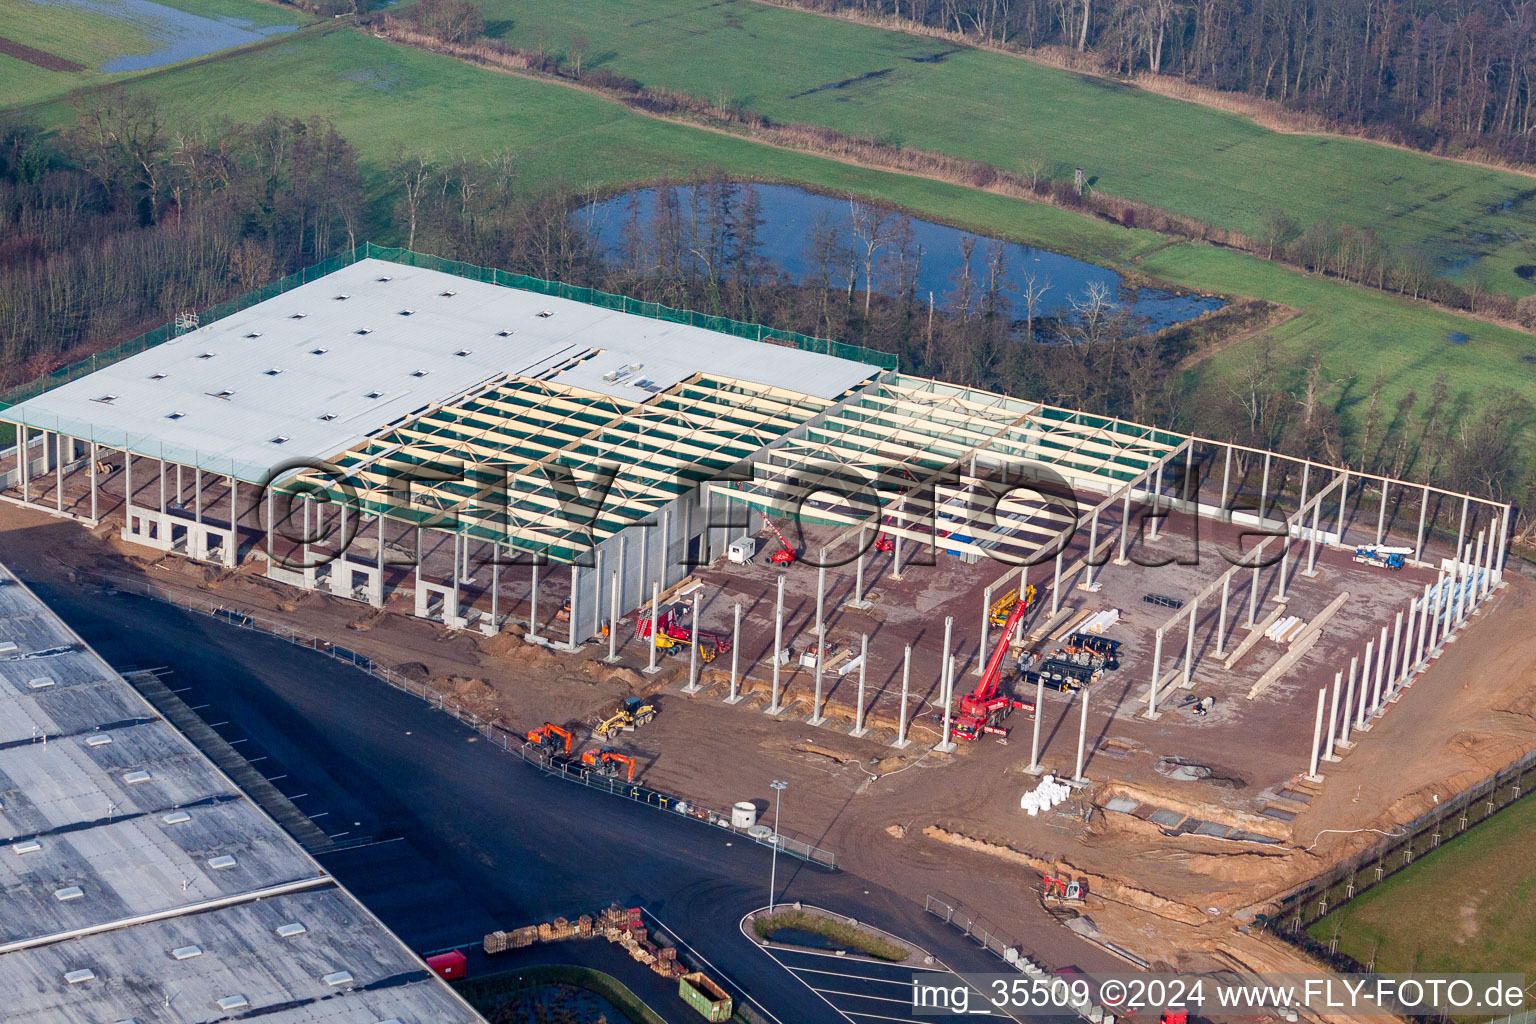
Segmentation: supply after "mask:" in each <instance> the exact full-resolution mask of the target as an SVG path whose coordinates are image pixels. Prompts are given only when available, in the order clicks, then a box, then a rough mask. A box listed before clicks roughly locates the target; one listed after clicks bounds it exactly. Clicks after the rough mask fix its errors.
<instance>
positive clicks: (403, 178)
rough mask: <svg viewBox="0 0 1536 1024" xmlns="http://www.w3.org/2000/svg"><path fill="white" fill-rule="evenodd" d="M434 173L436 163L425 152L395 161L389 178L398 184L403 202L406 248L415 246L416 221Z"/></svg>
mask: <svg viewBox="0 0 1536 1024" xmlns="http://www.w3.org/2000/svg"><path fill="white" fill-rule="evenodd" d="M436 175H437V164H436V163H434V162H433V160H432V158H431V157H429V156H427V155H426V154H425V153H417V154H416V155H414V156H406V157H402V158H400V159H399V160H397V161H396V162H395V166H394V173H393V174H392V175H391V178H393V180H394V182H395V184H396V185H398V186H400V194H401V198H402V199H403V201H404V203H405V214H406V223H407V225H408V227H407V231H406V241H405V247H406V248H407V249H412V248H415V246H416V222H417V218H418V217H419V216H420V214H421V203H422V199H423V198H424V197H425V196H426V194H427V189H428V188H430V187H431V185H432V180H433V178H434V177H436Z"/></svg>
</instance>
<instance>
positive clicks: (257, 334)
mask: <svg viewBox="0 0 1536 1024" xmlns="http://www.w3.org/2000/svg"><path fill="white" fill-rule="evenodd" d="M246 337H247V338H259V337H261V332H260V331H252V332H251V333H250V334H247V335H246Z"/></svg>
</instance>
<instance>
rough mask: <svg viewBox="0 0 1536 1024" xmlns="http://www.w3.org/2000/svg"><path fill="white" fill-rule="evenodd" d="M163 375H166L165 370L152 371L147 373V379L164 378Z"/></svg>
mask: <svg viewBox="0 0 1536 1024" xmlns="http://www.w3.org/2000/svg"><path fill="white" fill-rule="evenodd" d="M165 376H166V375H165V372H164V371H161V372H160V373H152V374H150V375H149V379H150V380H165Z"/></svg>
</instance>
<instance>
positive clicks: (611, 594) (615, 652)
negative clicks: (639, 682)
mask: <svg viewBox="0 0 1536 1024" xmlns="http://www.w3.org/2000/svg"><path fill="white" fill-rule="evenodd" d="M493 593H494V591H493ZM491 607H492V608H495V605H494V604H493V605H492V606H491ZM491 614H492V616H494V615H495V612H494V611H493V612H492V613H491ZM618 660H619V574H618V573H612V574H611V575H610V578H609V583H608V663H609V664H610V665H611V664H613V663H614V662H616V661H618Z"/></svg>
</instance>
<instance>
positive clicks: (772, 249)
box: [576, 184, 1226, 330]
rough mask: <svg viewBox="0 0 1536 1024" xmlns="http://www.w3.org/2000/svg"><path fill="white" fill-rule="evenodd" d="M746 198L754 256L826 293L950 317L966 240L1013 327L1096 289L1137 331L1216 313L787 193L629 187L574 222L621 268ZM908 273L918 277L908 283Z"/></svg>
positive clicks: (1068, 266) (1081, 266)
mask: <svg viewBox="0 0 1536 1024" xmlns="http://www.w3.org/2000/svg"><path fill="white" fill-rule="evenodd" d="M727 192H729V194H727V195H723V194H722V193H727ZM752 200H755V202H756V204H757V218H756V219H757V220H758V221H759V226H758V229H757V240H758V243H759V255H760V257H761V258H762V259H763V260H765V261H766V262H767V264H768V265H769V266H770V267H771V268H773V269H774V270H776V271H778V272H781V273H782V274H784V275H785V276H786V277H787V278H788V279H789V280H790V281H791V282H793V283H795V284H804V283H807V282H809V281H814V280H819V279H821V278H822V275H823V265H824V264H825V265H826V267H827V269H829V270H830V274H829V276H830V277H831V278H832V284H833V287H846V285H847V275H848V274H849V273H850V272H852V273H854V274H855V275H856V282H855V287H856V288H858V289H861V290H862V289H863V288H864V287H865V279H866V272H867V271H872V272H873V273H872V275H870V276H872V277H873V285H874V291H875V292H876V293H878V294H886V295H890V294H893V293H895V292H897V291H899V290H902V285H903V284H906V285H907V286H909V287H912V288H913V289H914V291H915V294H916V296H917V297H918V300H919V301H920V302H927V301H928V295H929V294H930V293H932V295H933V298H934V302H935V305H936V306H937V307H938V308H940V309H944V310H951V309H953V308H955V307H956V305H957V300H958V296H957V295H956V292H957V278H959V277H960V276H961V274H962V271H963V270H964V268H965V267H966V266H967V255H966V250H965V245H966V242H967V240H968V239H969V240H972V241H973V242H974V244H973V246H972V248H971V251H970V253H969V257H968V260H969V268H970V274H971V277H972V279H973V281H974V282H975V286H976V287H977V288H984V287H985V284H986V281H987V279H988V276H989V273H990V272H991V270H992V264H993V262H994V261H995V260H997V259H999V258H1000V261H1001V262H1000V270H1001V281H1002V293H1003V294H1004V295H1005V296H1006V297H1007V299H1008V303H1009V311H1010V314H1011V315H1012V316H1013V317H1014V318H1016V319H1022V318H1023V317H1024V315H1025V312H1026V309H1027V305H1028V302H1027V299H1026V297H1025V296H1026V291H1033V292H1034V293H1036V295H1037V299H1036V303H1035V309H1034V316H1035V317H1037V318H1050V317H1058V318H1062V317H1067V316H1069V315H1071V314H1072V312H1073V303H1074V301H1076V302H1078V303H1081V302H1083V301H1085V300H1087V299H1088V297H1089V296H1090V294H1092V293H1095V292H1097V293H1098V294H1101V295H1104V296H1106V297H1107V299H1108V300H1109V301H1110V302H1111V303H1112V304H1113V305H1114V306H1116V307H1117V308H1118V309H1120V310H1123V311H1124V312H1126V313H1127V314H1129V315H1130V316H1131V317H1132V318H1133V319H1134V320H1136V321H1137V322H1138V323H1140V324H1141V325H1142V326H1143V327H1144V329H1147V330H1158V329H1161V328H1164V327H1171V326H1173V325H1174V324H1178V323H1183V322H1184V321H1186V320H1191V319H1193V318H1194V317H1196V316H1199V315H1200V314H1201V313H1203V312H1206V311H1207V310H1213V309H1220V308H1221V307H1222V306H1223V305H1225V304H1226V303H1225V300H1223V299H1221V298H1216V297H1211V296H1205V295H1199V294H1194V293H1188V292H1182V293H1181V292H1173V291H1167V290H1163V289H1157V288H1138V287H1134V286H1131V285H1129V284H1127V283H1126V281H1125V279H1124V278H1123V277H1122V276H1121V275H1120V274H1118V273H1116V272H1115V271H1113V270H1111V269H1109V268H1107V267H1101V266H1098V265H1096V264H1093V263H1087V262H1084V261H1082V260H1077V259H1073V258H1072V257H1070V256H1064V255H1062V254H1061V253H1056V252H1051V251H1050V250H1048V249H1036V248H1032V247H1030V246H1027V245H1019V244H1018V243H1015V242H998V241H997V240H995V239H989V238H986V237H984V236H977V235H975V234H973V233H971V232H966V231H962V230H960V229H959V228H954V227H950V226H949V225H946V224H936V223H933V222H932V221H925V220H918V219H916V218H911V219H907V218H903V217H901V216H900V215H899V214H897V213H896V212H894V211H890V210H885V209H881V208H873V207H869V206H866V205H863V204H858V205H855V204H853V203H851V202H850V201H849V200H847V199H838V198H834V197H832V196H824V195H821V194H819V193H816V192H811V191H808V190H806V189H803V188H798V187H796V186H793V185H738V184H728V185H725V186H712V185H698V186H695V185H678V186H669V187H666V188H645V189H635V190H632V191H629V192H621V193H619V194H617V195H614V196H611V197H609V198H607V199H604V200H601V201H598V202H595V203H592V204H590V205H588V206H586V207H583V208H582V209H581V210H580V211H578V212H577V214H576V216H577V218H578V220H579V222H580V223H581V224H582V225H583V226H584V227H585V228H586V229H587V231H588V232H589V234H590V235H591V236H592V238H593V239H594V241H595V242H596V243H597V245H598V247H599V249H600V250H601V251H603V252H604V254H605V256H606V257H607V258H609V259H610V260H623V259H624V258H625V253H626V251H627V249H630V248H633V246H634V241H633V240H627V236H629V235H631V234H634V233H635V229H636V227H638V229H639V233H640V234H641V236H642V238H641V240H640V242H641V244H642V245H643V246H645V247H653V246H655V245H657V239H658V235H659V234H660V233H661V232H662V231H665V230H670V231H673V232H677V231H681V232H682V233H684V234H688V235H692V236H702V237H704V238H706V239H707V238H708V237H709V235H710V234H711V232H712V230H713V228H714V226H715V225H716V224H717V223H718V222H720V221H721V220H723V219H728V218H727V217H723V216H722V215H721V214H720V213H719V209H720V207H721V205H722V204H730V206H731V207H732V208H733V209H734V210H735V211H737V212H736V213H735V214H734V215H731V216H734V217H736V218H739V217H740V210H741V209H742V207H743V203H745V202H750V201H752ZM673 211H675V212H676V217H675V219H674V218H673ZM669 222H671V223H670V225H669ZM908 232H910V233H908ZM870 239H875V240H877V241H878V242H879V244H880V248H879V251H878V254H877V256H876V258H875V259H874V260H873V261H866V259H865V250H866V249H867V248H868V244H867V243H868V241H869V240H870ZM626 242H628V244H626ZM916 257H920V258H916ZM866 262H869V264H870V265H869V266H868V267H866ZM914 265H915V266H916V267H917V273H916V277H915V281H912V267H913V266H914ZM898 282H900V283H898ZM1031 282H1032V284H1031ZM1042 289H1043V292H1042ZM978 305H979V297H978V298H977V299H975V300H973V302H972V307H973V308H976V307H977V306H978Z"/></svg>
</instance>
